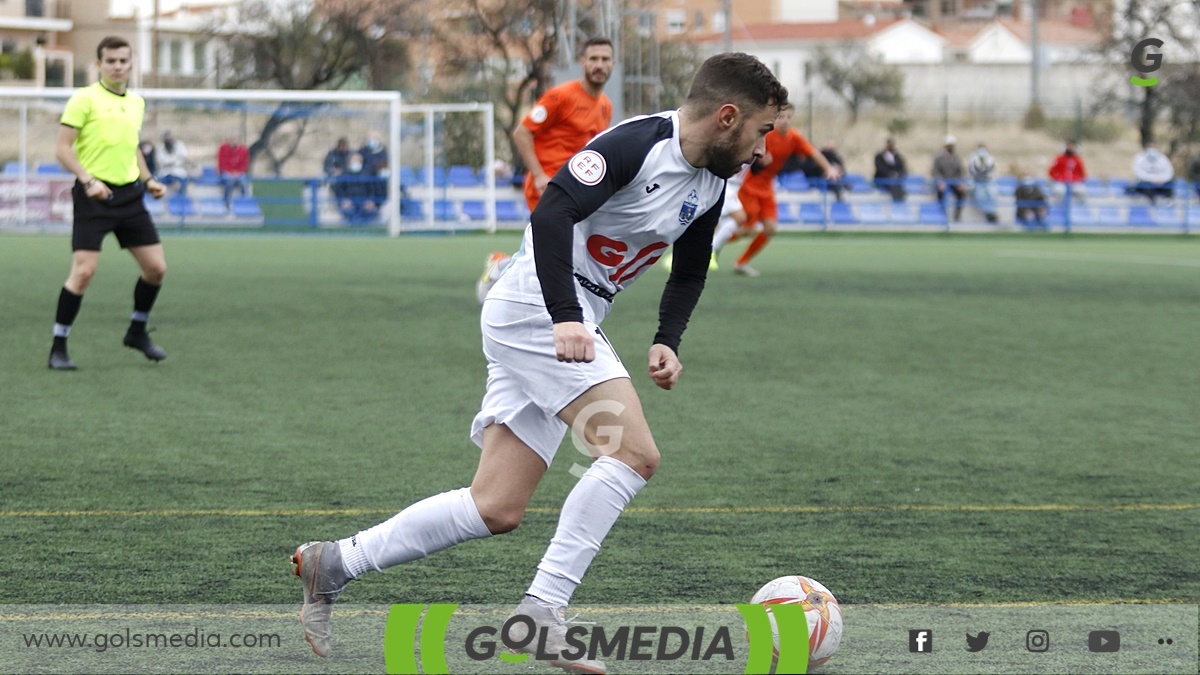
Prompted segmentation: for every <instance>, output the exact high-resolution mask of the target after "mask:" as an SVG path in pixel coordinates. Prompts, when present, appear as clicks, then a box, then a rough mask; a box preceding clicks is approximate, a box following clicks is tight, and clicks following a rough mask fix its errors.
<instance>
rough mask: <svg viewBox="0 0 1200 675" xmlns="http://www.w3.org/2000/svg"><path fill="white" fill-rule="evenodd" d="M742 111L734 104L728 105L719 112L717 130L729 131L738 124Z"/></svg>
mask: <svg viewBox="0 0 1200 675" xmlns="http://www.w3.org/2000/svg"><path fill="white" fill-rule="evenodd" d="M741 114H742V111H741V110H739V109H738V107H737V106H736V105H734V104H732V103H726V104H725V105H723V106H721V107H720V108H719V109H718V110H717V128H718V129H720V130H721V131H729V130H730V129H732V128H733V127H734V125H736V124H737V121H738V118H739V117H740V116H741Z"/></svg>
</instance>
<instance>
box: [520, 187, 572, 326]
mask: <svg viewBox="0 0 1200 675" xmlns="http://www.w3.org/2000/svg"><path fill="white" fill-rule="evenodd" d="M583 218H584V216H583V215H581V212H580V209H579V205H578V204H576V203H575V200H573V199H571V198H570V197H569V196H567V193H566V192H564V191H563V189H562V188H561V187H559V186H558V185H555V184H554V183H553V182H552V183H550V185H548V186H546V192H545V193H544V194H542V198H541V199H539V200H538V204H537V208H536V209H534V210H533V215H531V216H530V218H529V224H530V229H531V230H532V231H533V262H534V266H535V267H537V275H538V281H539V282H541V286H542V298H544V299H545V301H546V311H548V312H550V318H551V319H553V320H554V323H563V322H567V321H576V322H582V321H583V310H582V309H581V308H580V307H579V299H578V298H577V297H575V278H574V270H575V266H574V263H573V261H572V256H573V253H574V246H573V245H572V244H573V243H574V242H573V241H572V238H573V237H574V235H575V223H578V222H579V221H581V220H583Z"/></svg>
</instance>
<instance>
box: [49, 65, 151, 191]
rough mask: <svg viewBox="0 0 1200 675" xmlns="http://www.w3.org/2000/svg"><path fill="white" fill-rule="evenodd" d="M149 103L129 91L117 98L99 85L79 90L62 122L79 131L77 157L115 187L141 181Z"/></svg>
mask: <svg viewBox="0 0 1200 675" xmlns="http://www.w3.org/2000/svg"><path fill="white" fill-rule="evenodd" d="M145 112H146V101H145V100H144V99H143V98H142V97H141V96H138V95H137V94H135V93H133V92H131V91H129V90H126V91H125V93H124V94H123V95H117V94H114V93H112V92H111V91H109V90H107V89H105V88H104V85H102V84H100V83H99V82H97V83H95V84H93V85H91V86H89V87H83V88H82V89H80V90H79V91H76V92H75V93H74V94H73V95H72V96H71V100H69V101H67V107H66V108H65V109H63V114H62V119H61V120H60V122H61V123H62V124H65V125H67V126H69V127H71V128H73V129H78V130H79V136H78V137H76V139H75V154H76V156H78V157H79V163H80V164H82V165H83V168H85V169H87V172H88V173H90V174H92V175H93V176H95V177H96V178H99V179H100V180H102V181H104V182H105V183H109V184H111V185H126V184H128V183H132V182H134V181H135V180H137V179H138V174H139V169H138V163H137V146H138V140H139V137H140V135H141V131H142V119H143V116H144V115H145Z"/></svg>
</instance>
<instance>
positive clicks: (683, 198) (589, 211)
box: [488, 111, 725, 323]
mask: <svg viewBox="0 0 1200 675" xmlns="http://www.w3.org/2000/svg"><path fill="white" fill-rule="evenodd" d="M551 183H552V184H555V185H557V186H559V187H561V188H562V189H563V190H565V191H566V192H567V194H568V195H570V196H571V197H572V198H573V199H574V200H575V202H576V204H578V205H579V206H580V208H581V209H582V210H583V212H584V213H585V214H586V216H585V217H584V219H583V220H581V221H579V222H578V223H576V224H575V232H574V238H573V239H574V251H573V263H574V272H575V276H576V279H577V280H578V281H579V283H577V284H576V286H575V290H576V296H577V297H578V299H579V304H580V306H581V307H582V308H583V312H584V316H585V317H586V318H587V319H588V320H590V321H594V322H596V323H599V322H600V321H601V320H603V318H604V317H605V316H607V314H608V311H609V309H610V307H611V303H610V301H609V300H606V299H604V298H603V297H600V295H603V294H605V293H607V294H610V295H609V297H611V295H615V294H616V293H618V292H619V291H621V290H622V289H623V288H625V287H626V286H628V285H629V284H630V283H632V282H633V281H634V280H635V279H637V278H638V277H639V276H641V275H642V273H643V272H645V271H646V270H647V269H649V268H650V267H651V266H652V265H654V263H655V262H657V261H658V259H659V258H660V257H661V256H662V255H663V254H664V253H665V252H666V250H667V247H668V246H670V245H671V244H673V243H674V242H675V240H677V239H678V238H679V237H680V236H682V235H683V233H684V231H685V230H687V228H688V226H689V225H691V224H692V223H693V222H694V221H695V220H696V219H697V218H699V217H700V216H701V215H702V214H705V213H706V212H707V211H709V210H710V209H712V208H714V207H715V206H717V205H718V204H720V203H721V201H722V199H721V197H722V195H723V194H724V191H725V179H723V178H720V177H718V176H717V175H716V174H713V173H712V172H710V171H709V170H708V169H707V168H699V169H698V168H696V167H694V166H692V165H691V164H689V163H688V162H687V160H686V159H684V157H683V151H682V149H681V148H680V145H679V113H678V111H668V112H662V113H658V114H655V115H642V116H638V117H633V118H630V119H628V120H626V121H624V122H622V123H621V124H619V125H617V126H615V127H613V128H612V129H609V130H607V131H605V132H603V133H602V134H600V135H599V136H597V137H596V138H594V139H593V140H592V142H591V143H589V144H588V145H587V147H585V148H584V149H583V150H581V151H579V153H577V154H576V155H575V156H574V157H572V158H571V160H570V161H568V162H567V163H566V164H565V165H564V166H563V167H562V169H560V170H559V172H558V173H557V174H556V175H555V176H554V178H553V179H551ZM581 277H582V278H581ZM588 284H592V285H594V289H595V290H598V291H600V295H597V293H595V292H592V291H589V290H586V289H585V285H588ZM488 297H489V298H497V299H501V300H510V301H513V302H522V303H527V304H538V305H543V306H544V305H545V300H544V299H543V296H542V288H541V284H540V283H539V281H538V276H537V269H536V266H535V264H534V257H533V230H532V226H530V227H526V228H525V237H524V239H523V240H522V242H521V248H520V250H518V251H517V252H516V254H514V255H513V259H512V263H511V264H509V266H508V268H507V269H505V271H504V274H503V275H502V276H501V277H500V280H499V281H497V283H496V285H495V287H493V288H492V291H491V292H490V293H489V295H488Z"/></svg>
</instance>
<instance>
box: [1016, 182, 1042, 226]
mask: <svg viewBox="0 0 1200 675" xmlns="http://www.w3.org/2000/svg"><path fill="white" fill-rule="evenodd" d="M1013 198H1014V199H1015V200H1016V202H1017V222H1018V223H1019V224H1020V225H1021V226H1022V227H1027V228H1034V227H1036V228H1038V229H1040V230H1044V229H1046V211H1047V207H1048V202H1047V201H1046V194H1045V193H1044V192H1042V188H1040V187H1038V184H1037V181H1035V180H1034V179H1033V176H1032V175H1030V174H1029V173H1025V174H1023V175H1022V176H1021V184H1020V185H1018V186H1017V191H1016V192H1015V193H1014V194H1013Z"/></svg>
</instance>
